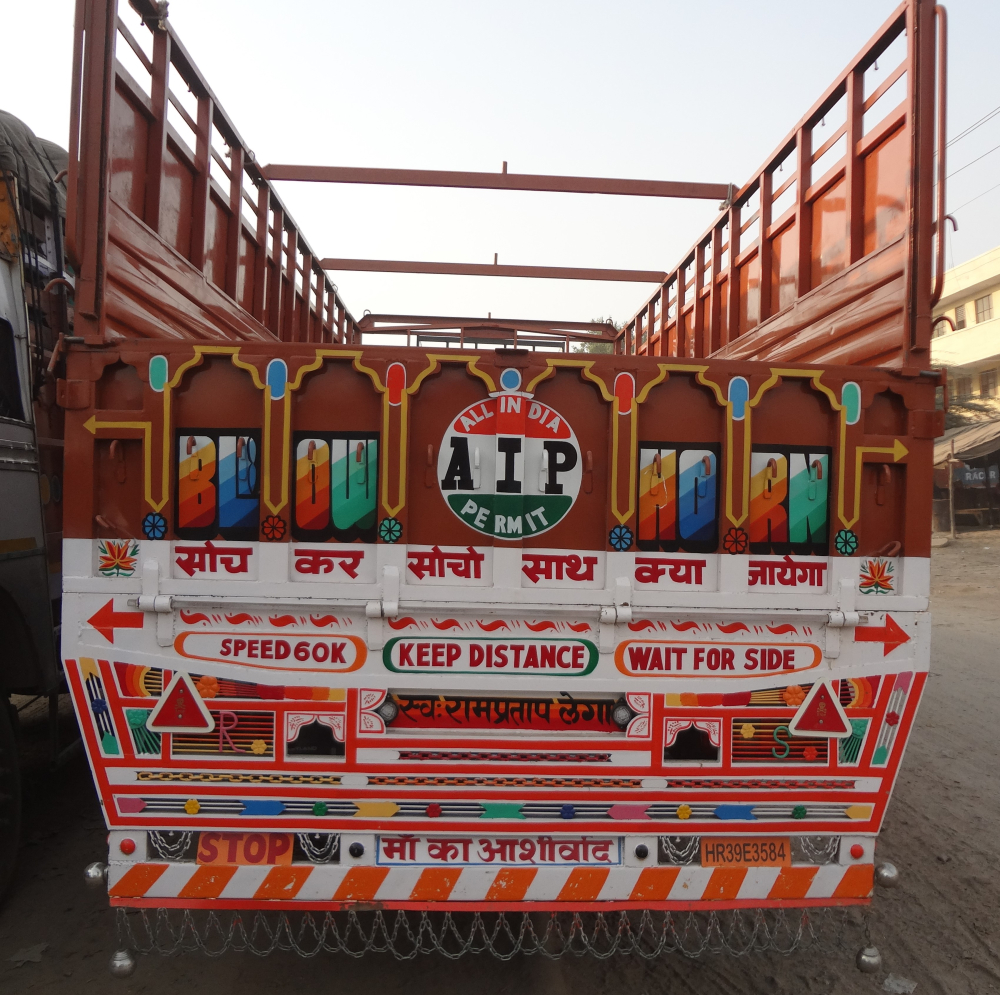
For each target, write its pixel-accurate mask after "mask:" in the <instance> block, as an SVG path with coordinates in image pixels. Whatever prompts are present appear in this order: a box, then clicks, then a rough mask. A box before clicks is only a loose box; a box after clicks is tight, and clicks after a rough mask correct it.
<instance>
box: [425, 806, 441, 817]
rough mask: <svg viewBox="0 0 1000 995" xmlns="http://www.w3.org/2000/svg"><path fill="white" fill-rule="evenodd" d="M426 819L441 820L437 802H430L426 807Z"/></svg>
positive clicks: (439, 807)
mask: <svg viewBox="0 0 1000 995" xmlns="http://www.w3.org/2000/svg"><path fill="white" fill-rule="evenodd" d="M427 818H428V819H440V818H441V806H440V805H438V803H437V802H431V803H430V805H428V806H427Z"/></svg>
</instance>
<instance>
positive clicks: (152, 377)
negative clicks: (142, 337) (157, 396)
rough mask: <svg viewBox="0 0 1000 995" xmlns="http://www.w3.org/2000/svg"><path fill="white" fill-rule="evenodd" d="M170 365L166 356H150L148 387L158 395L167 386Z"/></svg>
mask: <svg viewBox="0 0 1000 995" xmlns="http://www.w3.org/2000/svg"><path fill="white" fill-rule="evenodd" d="M169 374H170V364H169V363H168V362H167V357H166V356H152V357H150V360H149V386H150V387H152V388H153V390H155V391H156V392H157V393H160V392H161V391H162V390H163V388H164V387H166V385H167V377H168V376H169Z"/></svg>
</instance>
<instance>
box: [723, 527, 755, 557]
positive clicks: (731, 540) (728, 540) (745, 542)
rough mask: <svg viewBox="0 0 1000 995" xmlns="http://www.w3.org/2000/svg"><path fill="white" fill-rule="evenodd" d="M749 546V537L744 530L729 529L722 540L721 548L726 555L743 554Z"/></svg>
mask: <svg viewBox="0 0 1000 995" xmlns="http://www.w3.org/2000/svg"><path fill="white" fill-rule="evenodd" d="M749 546H750V537H749V536H748V535H747V533H746V530H745V529H736V528H733V529H730V530H729V531H728V532H727V533H726V534H725V536H724V537H723V539H722V547H723V549H725V551H726V552H727V553H733V554H736V553H745V552H746V551H747V549H748V548H749Z"/></svg>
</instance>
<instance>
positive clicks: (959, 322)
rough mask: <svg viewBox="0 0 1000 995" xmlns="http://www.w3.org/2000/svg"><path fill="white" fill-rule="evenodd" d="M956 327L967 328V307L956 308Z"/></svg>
mask: <svg viewBox="0 0 1000 995" xmlns="http://www.w3.org/2000/svg"><path fill="white" fill-rule="evenodd" d="M955 327H956V328H965V305H964V304H959V305H958V307H956V308H955Z"/></svg>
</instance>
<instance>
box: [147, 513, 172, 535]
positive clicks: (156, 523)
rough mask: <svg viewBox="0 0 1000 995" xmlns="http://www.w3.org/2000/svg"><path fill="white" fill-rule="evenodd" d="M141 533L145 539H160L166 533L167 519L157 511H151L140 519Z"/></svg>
mask: <svg viewBox="0 0 1000 995" xmlns="http://www.w3.org/2000/svg"><path fill="white" fill-rule="evenodd" d="M142 534H143V535H144V536H145V537H146V538H147V539H162V538H163V537H164V536H165V535H166V534H167V520H166V519H165V518H164V517H163V516H162V515H161V514H160V513H159V512H158V511H151V512H150V513H149V514H148V515H147V516H146V517H145V518H144V519H143V520H142Z"/></svg>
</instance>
